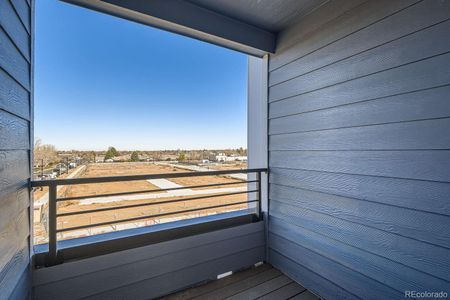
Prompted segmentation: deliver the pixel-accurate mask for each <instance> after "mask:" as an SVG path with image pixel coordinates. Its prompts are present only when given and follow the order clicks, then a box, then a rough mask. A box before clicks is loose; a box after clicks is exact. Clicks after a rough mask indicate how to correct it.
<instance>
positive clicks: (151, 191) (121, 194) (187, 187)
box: [56, 180, 257, 201]
mask: <svg viewBox="0 0 450 300" xmlns="http://www.w3.org/2000/svg"><path fill="white" fill-rule="evenodd" d="M252 182H257V180H247V181H239V182H227V183H214V184H203V185H190V186H182V187H176V188H167V189H156V190H155V189H153V190H141V191H131V192H121V193H111V194H96V195H87V196H77V197H64V198H58V199H56V201H68V200H81V199H86V198H101V197H111V196H123V195H133V194H142V193H155V192H164V191H174V190H184V189H190V188H201V187H211V186H222V185H232V184H244V183H252Z"/></svg>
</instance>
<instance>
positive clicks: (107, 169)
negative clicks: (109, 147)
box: [58, 163, 247, 239]
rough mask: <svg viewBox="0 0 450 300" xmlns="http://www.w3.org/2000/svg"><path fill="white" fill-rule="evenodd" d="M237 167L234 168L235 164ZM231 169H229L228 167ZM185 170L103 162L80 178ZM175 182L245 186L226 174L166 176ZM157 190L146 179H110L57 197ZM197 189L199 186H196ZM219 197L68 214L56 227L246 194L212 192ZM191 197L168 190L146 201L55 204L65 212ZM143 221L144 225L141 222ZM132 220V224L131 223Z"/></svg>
mask: <svg viewBox="0 0 450 300" xmlns="http://www.w3.org/2000/svg"><path fill="white" fill-rule="evenodd" d="M234 168H236V167H234ZM230 169H232V168H230ZM179 172H186V170H183V169H179V168H174V167H172V166H167V165H157V164H153V163H102V164H90V165H88V166H87V168H86V170H85V171H84V172H83V174H82V175H81V176H80V177H84V178H87V177H104V176H123V175H138V174H161V173H179ZM168 180H170V181H172V182H174V183H177V184H180V185H182V186H192V185H205V184H216V183H230V182H233V183H237V184H236V185H234V184H233V185H226V186H214V187H210V188H213V189H217V188H234V187H241V188H242V187H244V188H245V186H246V184H245V183H242V181H240V180H238V179H233V178H229V177H227V176H198V177H183V178H170V179H168ZM210 188H202V189H210ZM154 189H155V190H157V189H158V187H157V186H155V185H153V184H151V183H150V182H148V181H147V180H140V181H128V182H113V183H97V184H82V185H74V186H71V187H68V188H67V189H65V191H63V193H61V194H59V195H58V196H59V197H78V196H89V195H98V194H109V193H118V192H130V191H141V190H154ZM195 190H198V189H195ZM157 193H165V192H157ZM215 195H219V196H214V194H213V195H206V194H205V195H196V196H194V197H198V196H213V197H208V198H205V199H199V200H191V201H181V202H175V203H167V204H158V205H153V206H151V205H149V206H142V207H137V208H127V209H114V210H111V211H103V212H96V213H88V214H82V215H76V216H67V217H59V218H58V228H68V227H76V226H82V225H88V224H95V223H100V222H108V221H113V220H121V219H127V218H134V217H139V216H148V215H154V214H161V213H168V212H174V211H180V210H189V209H194V208H202V207H208V206H213V205H221V204H228V203H235V202H240V201H245V200H246V199H247V195H246V194H238V195H231V196H220V194H215ZM191 197H193V196H183V197H180V196H179V195H173V194H170V193H167V197H162V198H158V199H145V200H124V201H114V202H108V203H92V204H80V203H79V201H76V200H75V201H67V202H61V204H59V205H58V213H64V212H73V211H83V210H92V209H99V208H105V207H120V206H123V205H131V204H138V203H152V202H156V201H158V202H163V201H169V200H174V199H183V198H191ZM244 208H247V204H239V205H232V206H227V207H222V208H215V209H204V210H199V211H196V212H189V213H183V214H174V215H169V216H164V217H157V218H145V219H143V220H139V221H136V222H128V224H124V226H125V225H129V226H131V228H132V227H133V226H135V227H140V226H145V225H146V224H154V223H161V222H167V221H168V220H175V219H183V218H192V217H196V216H205V215H210V214H216V213H221V212H226V211H233V210H239V209H244ZM143 222H144V223H145V224H144V223H143ZM130 223H131V224H130ZM119 227H120V225H110V226H106V227H105V226H102V227H101V228H97V230H94V231H95V234H96V233H99V232H109V231H114V230H116V229H117V228H119ZM89 234H93V231H92V230H91V231H90V230H80V231H76V232H68V233H67V234H66V233H65V234H62V235H61V236H60V237H59V238H60V239H66V238H73V237H77V236H85V235H89Z"/></svg>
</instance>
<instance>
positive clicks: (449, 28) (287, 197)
mask: <svg viewBox="0 0 450 300" xmlns="http://www.w3.org/2000/svg"><path fill="white" fill-rule="evenodd" d="M449 19H450V1H440V0H426V1H417V0H411V1H410V0H401V1H391V0H380V1H357V0H348V1H331V2H329V3H328V4H327V5H325V6H323V7H321V8H320V9H318V10H316V11H315V12H313V13H312V14H310V15H308V16H307V17H306V18H305V19H304V20H302V21H301V23H298V24H296V25H295V26H293V27H292V28H288V29H287V30H285V31H284V32H282V33H281V34H280V36H279V45H278V50H277V52H276V54H275V55H272V56H271V57H270V61H269V166H270V186H269V193H270V194H269V195H270V196H269V197H270V220H269V249H270V250H269V259H270V262H271V263H272V264H273V265H274V266H275V267H277V268H280V269H281V270H282V271H284V272H285V273H287V274H288V275H290V276H291V277H292V278H294V279H296V280H297V281H298V282H300V283H301V284H302V285H304V286H305V287H306V288H308V289H310V290H313V291H314V292H316V293H317V294H318V295H321V296H322V297H324V298H328V299H336V298H339V299H358V298H363V299H397V298H398V299H400V298H403V297H404V291H405V290H415V291H441V290H446V291H447V292H450V291H449V287H450V250H449V249H450V36H449V33H450V20H449Z"/></svg>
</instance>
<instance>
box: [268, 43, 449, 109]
mask: <svg viewBox="0 0 450 300" xmlns="http://www.w3.org/2000/svg"><path fill="white" fill-rule="evenodd" d="M449 53H450V51H445V52H442V53H439V54H435V55H431V56H427V57H424V58H421V59H418V60H415V61H411V62H408V63H404V64H400V65H397V66H395V67H392V68H387V69H383V70H380V71H376V72H373V73H369V74H366V75H362V76H359V77H355V78H352V79H348V80H344V81H341V82H337V83H333V84H330V85H327V86H323V87H320V88H317V89H313V90H310V91H307V92H303V93H299V94H295V95H292V96H288V97H283V98H280V99H275V100H272V101H270V97H269V102H270V103H275V102H280V101H284V100H287V99H290V98H294V97H297V96H300V95H305V94H309V93H312V92H315V91H320V90H323V89H326V88H329V87H332V86H336V85H340V84H343V83H346V82H351V81H353V80H357V79H360V78H365V77H370V76H372V75H376V74H379V73H383V72H386V71H390V70H394V69H398V68H401V67H404V66H407V65H412V64H415V63H418V62H421V61H425V60H428V59H432V58H435V57H439V56H443V55H446V54H449Z"/></svg>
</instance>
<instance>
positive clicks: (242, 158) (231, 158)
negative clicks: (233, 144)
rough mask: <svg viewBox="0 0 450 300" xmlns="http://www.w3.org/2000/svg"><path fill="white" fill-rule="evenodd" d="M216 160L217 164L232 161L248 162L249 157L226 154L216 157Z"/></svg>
mask: <svg viewBox="0 0 450 300" xmlns="http://www.w3.org/2000/svg"><path fill="white" fill-rule="evenodd" d="M215 160H216V161H217V162H230V161H247V156H238V155H230V156H228V155H226V154H225V153H219V154H218V155H216V157H215Z"/></svg>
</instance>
